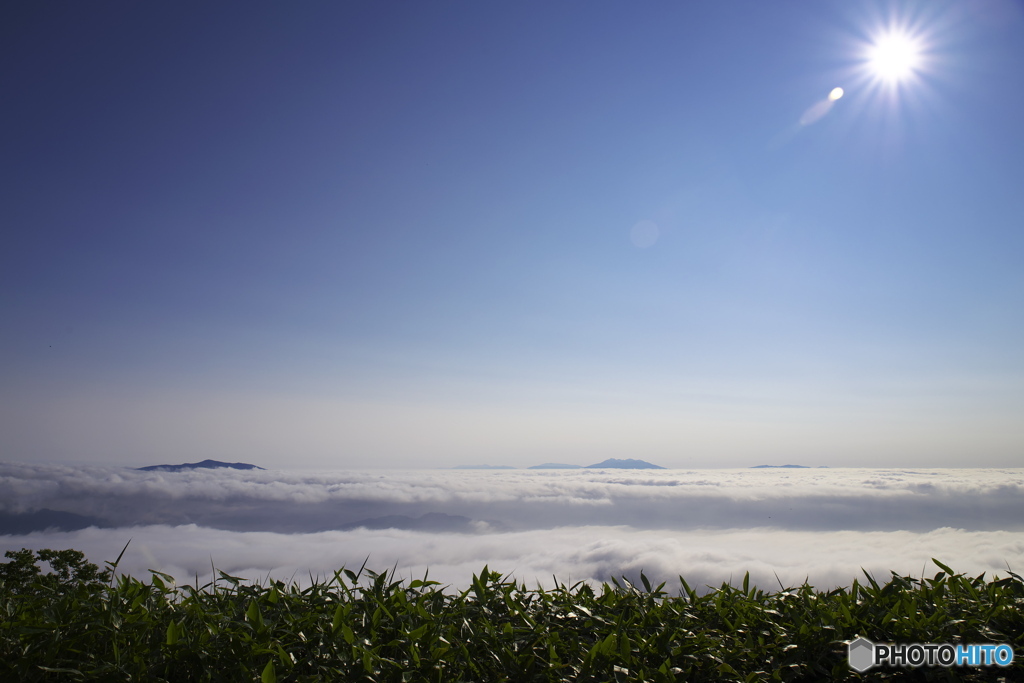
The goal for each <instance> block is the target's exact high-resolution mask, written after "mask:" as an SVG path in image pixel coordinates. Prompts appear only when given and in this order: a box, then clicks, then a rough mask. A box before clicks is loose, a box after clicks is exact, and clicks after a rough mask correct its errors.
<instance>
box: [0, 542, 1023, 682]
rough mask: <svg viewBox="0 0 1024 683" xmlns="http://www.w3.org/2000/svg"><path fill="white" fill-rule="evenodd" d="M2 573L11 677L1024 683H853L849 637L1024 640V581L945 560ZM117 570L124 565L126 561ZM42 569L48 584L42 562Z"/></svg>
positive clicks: (2, 656) (30, 561) (0, 674)
mask: <svg viewBox="0 0 1024 683" xmlns="http://www.w3.org/2000/svg"><path fill="white" fill-rule="evenodd" d="M7 557H9V558H12V561H11V562H8V563H6V564H3V565H0V615H2V622H0V680H18V681H73V680H104V681H129V680H152V681H260V682H261V683H270V682H273V681H320V680H339V681H389V682H391V681H393V682H395V683H405V682H408V681H438V682H441V681H443V682H445V683H448V682H454V681H516V682H520V681H522V682H532V681H537V682H541V681H545V682H548V681H594V682H596V681H627V680H628V681H651V682H656V683H661V682H667V681H743V682H746V683H751V682H754V681H822V680H839V681H855V680H919V681H925V680H940V681H958V680H960V681H981V680H999V679H1000V677H1004V678H1005V680H1024V667H1022V666H1021V664H1020V663H1019V662H1015V663H1014V664H1013V665H1012V666H1011V667H1009V668H1007V669H998V670H987V669H971V668H959V669H949V670H946V669H937V668H921V669H884V670H882V669H878V670H869V671H868V672H867V673H866V674H863V675H862V674H858V673H856V672H854V671H852V670H851V669H849V667H848V666H847V664H846V643H847V642H848V641H850V640H852V639H854V638H856V637H858V636H864V637H866V638H868V639H869V640H872V641H875V642H933V643H942V642H953V643H956V642H965V643H981V642H993V643H1002V642H1006V643H1010V644H1011V645H1013V646H1014V647H1015V649H1016V650H1018V651H1020V649H1021V646H1022V645H1024V616H1022V612H1021V607H1022V606H1024V581H1022V580H1021V578H1020V577H1019V576H1017V575H1016V574H1012V573H1011V574H1010V576H1009V577H1008V578H1004V579H999V580H989V581H986V580H985V578H984V575H982V576H979V577H974V578H971V577H968V576H964V575H962V574H955V573H954V572H953V571H952V570H950V569H949V568H948V567H946V566H945V565H942V564H940V563H937V564H938V566H939V567H940V568H941V569H942V571H940V572H939V573H937V574H936V575H935V576H934V577H933V578H931V579H916V578H913V577H903V576H898V575H896V574H895V573H893V575H892V577H891V579H890V580H889V581H888V582H887V583H885V584H884V585H880V584H878V583H877V582H876V581H875V580H874V579H873V578H872V577H871V576H867V583H866V584H861V583H859V582H856V581H855V582H854V583H853V585H852V586H851V587H850V588H837V589H835V590H832V591H827V592H822V591H816V590H814V589H813V588H812V587H811V586H809V585H807V584H805V585H803V586H800V587H797V588H788V589H786V588H782V589H781V590H779V591H777V592H765V591H762V590H759V589H757V588H756V587H752V586H750V585H749V579H748V578H746V577H745V578H744V581H743V582H742V585H740V586H731V585H728V584H723V585H722V586H721V587H720V588H717V589H714V590H710V591H709V592H707V593H706V594H699V593H698V592H697V591H696V590H694V589H693V588H691V587H690V586H689V585H687V584H686V582H685V581H683V580H682V579H680V584H681V590H680V592H679V594H678V595H675V596H670V595H668V594H667V593H666V592H665V590H664V584H662V585H659V586H652V585H651V584H650V582H649V581H648V580H647V578H646V577H645V576H644V575H643V574H641V576H640V578H641V582H642V584H643V585H642V587H638V586H634V585H633V584H631V583H630V582H628V581H626V580H625V579H623V580H621V581H612V583H611V584H603V585H601V586H599V587H594V586H591V585H589V584H586V583H582V582H581V583H577V584H575V585H573V586H568V587H567V586H565V585H557V586H556V587H555V588H553V589H549V590H545V589H541V588H537V589H527V588H526V586H525V585H524V584H520V583H517V582H515V581H513V580H509V579H508V578H507V577H503V576H502V575H501V574H498V573H496V572H493V571H490V570H489V569H488V568H487V567H484V569H483V571H481V573H480V574H479V575H478V576H474V577H473V581H472V585H471V586H470V587H469V588H468V589H466V590H465V591H461V592H452V591H446V590H445V589H444V587H441V586H440V585H439V584H438V583H437V582H435V581H429V580H427V578H426V577H424V579H423V580H414V581H410V582H408V583H406V582H405V581H401V580H396V579H395V577H394V574H393V573H392V574H389V573H387V572H385V573H382V574H378V573H375V572H372V571H368V570H366V569H365V568H361V569H360V570H359V571H358V572H353V571H351V570H348V569H341V570H338V571H337V572H336V573H335V574H334V576H333V578H331V579H330V580H329V581H319V582H317V581H315V582H314V583H313V584H312V585H311V586H309V587H307V588H300V587H299V586H297V585H294V584H291V585H289V584H286V583H284V582H281V581H269V582H267V584H266V585H254V584H249V583H246V582H244V581H243V580H241V579H239V578H237V577H232V576H228V575H227V574H224V573H218V574H219V576H218V579H217V580H216V581H214V582H213V583H211V584H208V585H206V586H194V587H193V586H176V585H175V584H174V582H173V579H172V578H171V577H170V576H168V575H166V574H162V573H160V572H153V573H152V576H151V578H150V580H149V581H148V582H145V581H141V580H139V579H136V578H132V577H130V576H119V577H117V579H116V581H115V580H113V579H112V577H111V570H113V569H115V568H116V566H117V562H113V563H108V569H106V570H103V571H100V570H99V569H98V568H97V567H96V566H95V565H92V564H89V563H88V562H86V561H85V558H84V556H83V555H82V554H81V553H79V552H78V551H73V550H65V551H49V550H41V551H39V552H38V553H35V554H33V553H32V551H29V550H22V551H18V552H9V553H8V554H7ZM119 559H120V558H119ZM40 562H44V563H47V564H48V565H49V567H50V572H49V573H43V571H42V569H41V568H40V567H39V566H38V563H40Z"/></svg>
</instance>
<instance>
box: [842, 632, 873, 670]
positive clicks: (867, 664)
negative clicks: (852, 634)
mask: <svg viewBox="0 0 1024 683" xmlns="http://www.w3.org/2000/svg"><path fill="white" fill-rule="evenodd" d="M846 653H847V654H846V656H847V660H848V661H849V662H850V668H851V669H853V670H854V671H857V672H864V671H867V670H868V669H870V668H871V667H872V666H874V665H875V645H874V643H872V642H871V641H870V640H867V639H866V638H858V639H857V640H853V641H850V644H849V645H848V646H847V650H846Z"/></svg>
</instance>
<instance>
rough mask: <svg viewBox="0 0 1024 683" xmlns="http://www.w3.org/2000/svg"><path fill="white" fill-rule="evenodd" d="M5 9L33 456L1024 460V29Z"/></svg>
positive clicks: (923, 22)
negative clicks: (879, 62) (902, 72)
mask: <svg viewBox="0 0 1024 683" xmlns="http://www.w3.org/2000/svg"><path fill="white" fill-rule="evenodd" d="M0 12H2V16H0V32H2V33H0V64H2V68H0V88H2V91H3V92H4V93H5V96H4V98H5V104H4V106H3V108H2V109H0V117H2V121H0V122H2V129H0V130H2V132H0V158H3V159H4V163H3V164H2V165H0V173H2V174H3V177H2V182H0V222H2V223H3V224H4V226H5V229H4V238H3V248H2V249H0V307H2V321H0V378H2V382H0V405H2V406H3V411H2V417H0V420H2V424H0V427H2V433H3V434H4V436H3V441H2V443H0V448H2V450H0V457H2V458H3V459H4V460H8V461H32V460H45V461H67V462H103V463H109V464H126V465H134V464H136V463H137V464H152V463H153V462H155V461H160V462H167V461H173V462H182V461H193V460H197V459H201V458H205V457H213V458H217V459H224V460H246V461H249V462H256V463H258V464H262V465H264V466H272V467H285V466H288V467H376V466H382V467H445V466H452V465H456V464H461V463H467V462H501V463H505V464H510V465H518V466H527V465H532V464H537V463H539V462H545V461H564V462H571V463H579V464H589V463H590V462H596V461H598V460H602V459H604V458H606V457H623V458H625V457H637V458H643V459H648V460H652V461H654V462H658V463H659V464H662V465H665V466H669V467H717V466H722V467H742V466H746V465H753V464H760V463H762V462H776V461H787V462H789V461H797V462H802V463H804V464H810V465H818V464H827V465H832V466H842V465H866V466H873V465H899V466H904V465H906V466H917V465H922V466H1009V465H1014V464H1018V463H1019V462H1020V455H1021V453H1022V448H1024V427H1022V426H1021V425H1020V424H1019V423H1020V419H1019V416H1020V415H1021V414H1022V410H1024V352H1022V350H1024V268H1021V262H1022V261H1021V257H1022V255H1024V236H1022V233H1021V218H1020V217H1021V215H1022V204H1024V194H1022V193H1021V191H1020V187H1021V182H1022V180H1024V128H1022V127H1021V126H1020V123H1019V121H1020V112H1021V111H1022V110H1024V94H1022V89H1021V78H1020V72H1021V66H1022V65H1024V41H1021V40H1020V36H1021V32H1022V30H1024V12H1022V10H1021V8H1020V5H1019V4H1016V3H1011V2H1008V1H1007V2H1000V1H999V0H990V1H988V2H978V3H971V4H969V5H967V4H963V3H942V2H929V3H909V2H908V3H877V4H871V3H840V2H821V3H813V4H808V3H797V2H773V3H757V2H735V3H669V2H649V3H643V4H642V5H636V4H627V3H606V2H600V3H591V2H588V3H583V2H565V3H537V2H516V3H511V2H505V3H471V2H446V3H440V2H438V3H395V2H373V3H371V2H346V3H328V2H306V3H302V4H301V5H300V6H294V5H283V4H273V3H247V4H246V5H245V6H242V5H240V4H235V5H230V4H223V5H208V4H201V3H175V4H174V5H151V4H150V5H140V4H132V3H104V4H97V3H89V4H80V5H68V4H61V3H31V4H26V3H18V4H15V5H12V6H9V7H5V8H3V9H2V10H0ZM893 30H896V31H897V32H905V33H908V34H910V35H912V36H914V37H915V38H916V40H917V41H918V45H919V47H920V50H921V55H920V59H919V62H918V64H917V66H916V68H915V69H914V70H913V71H912V73H910V74H909V75H908V76H907V77H906V78H905V79H904V80H901V81H899V82H898V83H893V82H881V81H879V80H878V78H877V74H875V73H873V71H872V69H871V68H870V67H869V65H868V63H867V61H866V57H865V55H866V53H867V50H868V49H869V46H870V45H871V44H872V43H873V42H875V41H877V40H878V39H879V37H880V36H882V35H884V34H886V33H887V32H891V31H893ZM835 87H842V88H843V89H844V91H845V94H844V96H843V97H842V98H840V99H838V100H835V101H832V103H831V107H830V108H829V109H828V111H827V112H826V113H825V115H823V116H821V117H820V119H818V120H817V121H815V122H813V123H810V124H808V125H801V120H802V119H803V120H804V121H807V112H808V111H811V110H812V108H814V107H815V106H816V105H817V106H818V107H819V111H820V110H821V107H822V106H823V105H822V104H821V103H822V102H825V101H826V98H827V96H828V94H829V92H830V91H831V90H832V89H833V88H835Z"/></svg>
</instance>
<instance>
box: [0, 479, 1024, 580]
mask: <svg viewBox="0 0 1024 683" xmlns="http://www.w3.org/2000/svg"><path fill="white" fill-rule="evenodd" d="M1022 493H1024V470H1020V469H1005V470H992V469H984V470H969V469H968V470H965V469H935V470H913V471H910V470H875V469H812V470H694V471H683V470H659V471H623V470H588V471H579V470H571V471H538V470H530V471H526V470H512V471H498V472H488V471H484V472H480V471H464V470H460V471H451V470H429V471H428V470H420V471H405V472H387V473H382V472H379V471H377V472H371V471H348V472H338V471H325V472H298V471H261V472H248V471H236V470H213V471H192V472H180V473H174V472H140V471H137V470H130V469H124V468H110V467H106V468H105V467H77V466H75V467H72V466H56V465H19V464H0V513H3V514H4V515H7V516H8V518H11V519H14V518H18V519H25V518H26V515H29V514H35V515H39V511H40V510H47V511H57V512H61V513H68V514H70V515H72V516H75V515H77V516H80V518H81V519H84V520H92V521H93V522H95V523H96V525H97V526H91V527H89V528H83V529H78V530H73V531H53V530H50V531H35V532H32V533H28V534H26V533H20V534H17V535H15V534H8V535H4V536H0V550H8V549H17V548H21V547H32V548H43V547H53V548H61V547H73V548H78V549H80V550H83V551H85V552H86V554H87V555H88V556H89V557H90V559H92V561H94V562H102V561H103V560H108V559H113V558H114V557H116V556H117V554H118V553H119V552H120V550H121V548H122V547H123V546H124V544H125V543H126V542H127V541H128V539H129V538H131V539H133V540H132V543H131V545H130V546H129V550H128V552H127V553H126V555H125V558H124V560H123V562H122V568H124V569H125V570H127V571H129V572H130V573H132V574H135V575H145V573H146V570H148V569H158V570H160V571H165V572H167V573H170V574H172V575H174V576H176V577H177V578H178V579H179V580H182V581H189V580H195V578H196V577H198V578H199V580H201V581H205V580H208V578H209V577H210V576H211V569H210V567H211V564H212V565H214V566H216V567H217V568H218V569H219V570H222V571H226V572H228V573H231V574H236V575H240V576H245V577H246V578H253V579H255V578H261V577H266V576H267V575H272V576H274V577H275V578H283V579H288V578H293V577H294V578H295V579H296V580H300V581H308V580H309V575H310V574H309V573H310V572H312V574H313V576H317V575H320V576H328V575H330V574H331V573H332V572H333V570H335V569H337V568H339V567H341V566H343V565H344V566H348V567H358V566H359V565H361V564H362V563H363V561H364V560H367V558H369V563H368V566H370V567H371V568H375V569H377V570H380V569H384V568H390V567H397V568H398V570H399V572H400V573H401V574H402V575H403V576H406V577H416V576H422V574H423V573H424V572H426V571H427V570H428V569H429V571H430V574H431V576H432V577H435V578H438V579H439V580H442V581H445V582H448V583H451V584H453V585H465V583H466V581H468V579H469V577H470V576H471V575H472V574H473V573H475V572H479V570H480V569H481V568H482V567H483V566H484V564H488V565H490V566H491V568H492V569H496V570H498V571H502V572H507V573H511V574H513V575H514V576H516V577H517V578H519V579H522V580H524V581H527V582H528V583H533V582H538V581H539V582H542V583H548V584H550V582H551V577H552V575H554V576H556V577H557V578H558V579H559V580H560V581H564V582H571V581H575V580H596V581H603V580H608V579H609V578H611V577H613V576H623V575H624V576H627V577H634V578H635V577H636V576H638V574H639V572H640V571H641V570H643V571H644V572H645V573H646V574H647V575H648V576H649V577H651V578H652V579H657V580H659V581H668V582H669V583H670V585H677V584H676V577H678V576H679V575H682V576H683V577H684V578H686V580H687V581H688V582H690V583H691V584H697V585H704V584H708V585H717V584H720V583H722V582H723V581H729V580H730V578H731V579H737V578H741V577H742V576H743V574H744V573H745V572H747V571H749V572H750V574H751V577H752V579H753V580H755V582H756V583H757V584H758V585H760V586H762V587H764V588H770V587H772V586H775V587H777V586H778V584H777V582H776V576H778V579H779V580H781V581H782V582H783V583H784V584H786V585H792V584H798V583H801V582H802V581H803V580H804V579H805V578H806V579H808V580H810V581H811V582H812V583H814V584H815V585H819V586H831V585H845V584H848V583H849V582H850V581H852V580H853V579H854V578H856V577H857V576H859V575H860V570H861V568H862V567H863V568H864V569H867V570H868V571H871V572H873V573H876V574H878V575H880V576H881V577H882V578H885V577H887V576H888V571H889V570H894V571H898V572H900V573H907V574H918V575H919V574H921V572H922V571H924V572H925V573H932V572H934V571H935V568H934V567H930V566H929V560H930V558H932V557H935V558H938V559H939V560H941V561H943V562H946V563H948V564H952V565H953V566H954V567H955V568H956V569H957V570H959V571H966V572H969V573H981V572H982V571H986V572H993V571H997V572H998V571H1002V572H1004V573H1005V571H1006V568H1007V565H1009V566H1010V567H1011V568H1013V569H1014V570H1015V571H1019V570H1020V569H1021V568H1022V567H1024V495H1021V494H1022ZM51 517H52V515H51ZM88 523H92V522H88Z"/></svg>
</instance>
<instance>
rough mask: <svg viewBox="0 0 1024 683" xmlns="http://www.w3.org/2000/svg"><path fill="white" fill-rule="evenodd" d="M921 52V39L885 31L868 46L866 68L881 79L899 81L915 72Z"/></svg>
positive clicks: (919, 62) (893, 82) (918, 66)
mask: <svg viewBox="0 0 1024 683" xmlns="http://www.w3.org/2000/svg"><path fill="white" fill-rule="evenodd" d="M921 52H922V47H921V41H920V40H918V39H917V38H915V37H914V36H912V35H910V34H909V33H899V32H891V33H886V34H883V35H880V36H879V37H878V38H876V39H875V41H874V42H873V43H872V45H871V46H870V47H869V48H868V51H867V60H868V68H869V69H870V70H871V73H873V74H874V75H875V77H876V78H878V79H880V80H882V81H885V82H888V83H892V84H895V83H899V82H901V81H905V80H907V79H909V78H911V77H913V76H914V75H915V74H916V73H917V71H918V69H919V68H920V67H921Z"/></svg>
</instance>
